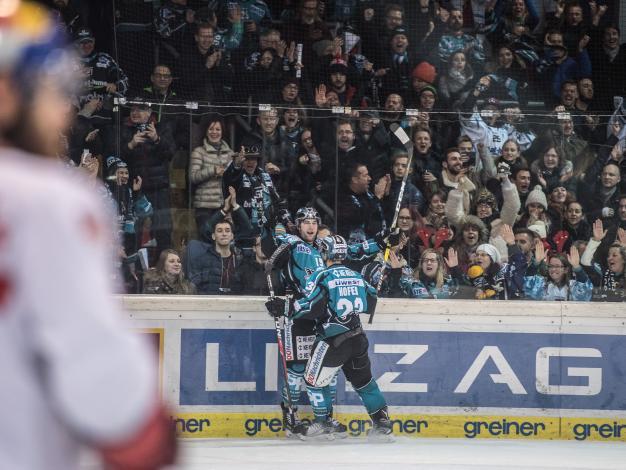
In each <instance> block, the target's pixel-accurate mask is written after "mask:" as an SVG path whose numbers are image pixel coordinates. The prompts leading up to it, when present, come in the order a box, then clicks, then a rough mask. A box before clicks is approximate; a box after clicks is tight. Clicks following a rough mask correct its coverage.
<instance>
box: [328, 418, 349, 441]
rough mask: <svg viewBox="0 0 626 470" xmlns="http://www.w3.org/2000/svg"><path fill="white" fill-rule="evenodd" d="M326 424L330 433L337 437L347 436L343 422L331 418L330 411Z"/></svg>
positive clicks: (343, 437)
mask: <svg viewBox="0 0 626 470" xmlns="http://www.w3.org/2000/svg"><path fill="white" fill-rule="evenodd" d="M327 424H328V426H329V427H331V429H332V431H331V433H332V435H333V436H334V437H335V438H337V439H345V438H346V437H348V428H347V427H346V425H345V424H342V423H340V422H339V421H337V420H336V419H335V418H333V413H332V411H331V413H330V416H329V417H328V421H327Z"/></svg>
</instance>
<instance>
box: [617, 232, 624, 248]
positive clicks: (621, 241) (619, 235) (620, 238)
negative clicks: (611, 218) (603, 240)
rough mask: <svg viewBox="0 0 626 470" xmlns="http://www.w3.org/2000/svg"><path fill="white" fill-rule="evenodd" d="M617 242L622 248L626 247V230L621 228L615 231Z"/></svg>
mask: <svg viewBox="0 0 626 470" xmlns="http://www.w3.org/2000/svg"><path fill="white" fill-rule="evenodd" d="M617 242H618V243H619V244H620V245H622V246H626V230H624V229H623V228H621V227H620V228H618V229H617Z"/></svg>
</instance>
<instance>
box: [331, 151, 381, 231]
mask: <svg viewBox="0 0 626 470" xmlns="http://www.w3.org/2000/svg"><path fill="white" fill-rule="evenodd" d="M346 175H347V177H348V180H347V183H348V188H347V189H346V190H344V191H341V192H340V193H339V201H338V203H337V232H338V233H340V234H341V235H343V236H345V237H346V238H350V234H351V233H352V232H353V231H355V230H360V231H362V232H363V233H364V234H365V236H366V238H372V237H373V236H374V235H376V234H377V233H379V232H381V231H382V230H385V229H386V228H387V223H386V222H385V217H384V214H383V209H382V206H381V203H380V201H381V199H382V198H383V197H384V195H385V192H387V191H388V189H389V186H390V184H391V181H390V177H389V175H386V176H385V177H384V178H381V179H380V180H379V181H378V182H377V183H376V185H375V186H374V193H373V194H372V193H371V192H370V190H369V185H370V183H371V181H372V178H371V177H370V175H369V171H368V170H367V167H366V166H365V165H362V164H360V163H355V164H353V165H351V166H350V167H349V168H348V170H347V172H346Z"/></svg>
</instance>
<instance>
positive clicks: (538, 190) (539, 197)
mask: <svg viewBox="0 0 626 470" xmlns="http://www.w3.org/2000/svg"><path fill="white" fill-rule="evenodd" d="M532 203H535V204H541V205H542V206H543V208H544V209H545V210H548V200H547V199H546V193H544V192H543V188H542V187H541V185H540V184H538V185H537V186H535V187H534V188H533V190H532V191H531V192H529V193H528V197H527V198H526V207H528V204H532Z"/></svg>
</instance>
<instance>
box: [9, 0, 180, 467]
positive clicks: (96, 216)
mask: <svg viewBox="0 0 626 470" xmlns="http://www.w3.org/2000/svg"><path fill="white" fill-rule="evenodd" d="M0 6H1V8H0V200H1V201H3V204H2V210H1V211H0V371H2V386H1V387H0V416H2V418H3V429H2V431H0V467H2V468H11V469H40V468H46V469H67V470H72V469H77V468H79V467H80V465H79V460H80V454H81V447H82V446H84V445H86V446H89V447H90V448H91V449H92V450H95V451H97V453H98V454H99V455H100V456H101V457H102V459H103V460H104V466H106V468H116V469H122V468H124V469H130V468H133V469H140V468H141V469H157V468H160V467H162V466H165V465H169V464H171V463H172V462H173V458H174V450H175V446H176V443H175V438H174V429H173V427H172V425H171V422H170V419H169V416H168V413H167V411H166V410H165V409H164V408H163V407H162V405H161V403H160V400H159V399H158V386H157V384H158V374H157V365H156V364H155V363H154V360H153V359H154V358H153V354H152V351H151V350H150V348H149V347H148V345H147V344H143V343H142V342H141V341H140V340H139V338H137V337H136V335H135V334H133V333H131V332H130V331H128V330H127V325H126V324H125V323H123V322H122V313H121V312H120V310H119V307H118V305H117V303H116V302H115V301H114V300H113V299H112V298H111V292H112V291H113V289H112V285H111V284H112V282H111V277H110V268H111V264H112V263H111V258H112V256H111V255H112V247H113V245H114V244H113V241H112V236H111V230H110V227H111V226H112V225H113V220H112V218H108V217H106V213H107V210H106V208H105V207H104V205H103V204H102V201H101V199H100V197H99V196H98V195H97V193H95V192H94V191H93V190H90V189H89V188H88V187H87V185H86V184H83V185H81V184H80V183H79V182H78V181H77V180H78V179H79V178H77V177H76V176H75V175H73V174H71V172H68V171H67V170H66V169H64V168H63V167H61V166H60V165H59V164H58V162H55V161H54V160H53V157H54V156H55V155H57V154H58V150H59V145H60V143H61V142H60V138H59V136H60V135H61V134H63V133H64V132H66V131H67V129H68V127H69V109H70V106H69V100H68V94H70V93H71V92H72V82H73V79H72V78H73V77H72V70H73V69H72V66H71V63H72V62H71V58H70V55H69V54H68V51H67V47H66V45H65V44H64V41H63V40H62V38H61V37H60V32H59V27H58V24H56V23H55V22H54V21H53V20H52V17H51V16H50V15H49V14H47V13H46V12H45V10H44V9H43V7H42V6H41V5H38V4H36V3H34V2H32V3H31V2H19V0H12V1H0ZM46 157H51V158H46ZM33 266H36V267H37V268H36V269H33V268H32V267H33Z"/></svg>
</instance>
